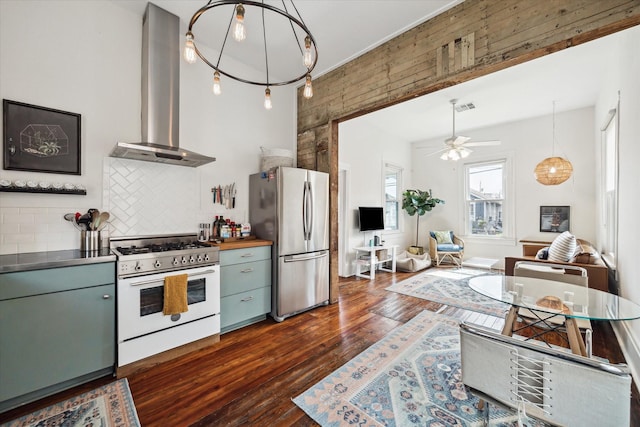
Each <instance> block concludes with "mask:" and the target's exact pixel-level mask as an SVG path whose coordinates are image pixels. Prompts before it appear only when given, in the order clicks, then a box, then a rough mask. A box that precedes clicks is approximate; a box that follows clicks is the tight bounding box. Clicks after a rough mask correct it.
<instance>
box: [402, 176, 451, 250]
mask: <svg viewBox="0 0 640 427" xmlns="http://www.w3.org/2000/svg"><path fill="white" fill-rule="evenodd" d="M438 203H444V200H442V199H438V198H437V197H433V195H432V194H431V189H429V191H422V190H406V191H405V192H404V193H402V209H404V210H405V211H407V213H408V214H409V216H414V215H416V214H418V217H417V218H416V244H415V246H411V247H410V248H409V252H411V253H415V254H418V255H422V254H423V253H424V249H423V248H422V247H421V246H418V236H419V233H418V230H419V227H420V217H421V216H422V215H424V214H426V213H427V212H430V211H431V209H433V208H435V207H436V205H437V204H438Z"/></svg>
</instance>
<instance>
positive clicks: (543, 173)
mask: <svg viewBox="0 0 640 427" xmlns="http://www.w3.org/2000/svg"><path fill="white" fill-rule="evenodd" d="M552 144H553V145H552V148H551V157H547V158H546V159H544V160H543V161H541V162H540V163H538V164H537V165H536V168H535V169H534V171H533V175H534V176H535V178H536V181H538V182H539V183H540V184H543V185H558V184H562V183H563V182H565V181H566V180H568V179H569V178H570V177H571V174H572V173H573V166H572V165H571V162H570V161H569V160H567V159H564V158H562V157H557V156H554V152H555V146H556V103H555V101H554V102H553V142H552Z"/></svg>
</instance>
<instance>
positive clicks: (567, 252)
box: [547, 231, 576, 262]
mask: <svg viewBox="0 0 640 427" xmlns="http://www.w3.org/2000/svg"><path fill="white" fill-rule="evenodd" d="M575 251H576V238H575V236H574V235H573V234H571V233H569V232H568V231H565V232H563V233H562V234H560V235H559V236H558V237H556V238H555V239H554V240H553V242H551V246H549V257H548V258H547V259H548V260H549V261H557V262H567V261H569V259H570V258H572V257H573V254H574V252H575Z"/></svg>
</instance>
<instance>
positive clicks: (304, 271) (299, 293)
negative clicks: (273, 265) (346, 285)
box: [272, 251, 329, 321]
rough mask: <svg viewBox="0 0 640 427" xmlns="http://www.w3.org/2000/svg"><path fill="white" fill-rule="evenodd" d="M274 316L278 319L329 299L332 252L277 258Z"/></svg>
mask: <svg viewBox="0 0 640 427" xmlns="http://www.w3.org/2000/svg"><path fill="white" fill-rule="evenodd" d="M278 273H279V274H278V281H277V283H276V284H275V286H274V289H273V292H274V298H273V302H274V304H273V305H274V306H273V309H272V316H273V318H274V319H275V320H277V321H282V320H284V318H285V317H288V316H291V315H293V314H296V313H298V312H300V311H303V310H307V309H309V308H312V307H315V306H317V305H320V304H323V303H326V302H328V301H329V251H319V252H309V253H305V254H300V255H285V256H281V257H279V258H278Z"/></svg>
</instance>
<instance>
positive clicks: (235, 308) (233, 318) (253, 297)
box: [220, 286, 271, 329]
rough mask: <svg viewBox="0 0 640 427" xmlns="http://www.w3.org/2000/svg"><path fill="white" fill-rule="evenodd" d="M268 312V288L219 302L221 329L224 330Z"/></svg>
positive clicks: (269, 307)
mask: <svg viewBox="0 0 640 427" xmlns="http://www.w3.org/2000/svg"><path fill="white" fill-rule="evenodd" d="M270 311H271V287H270V286H268V287H264V288H260V289H254V290H252V291H248V292H243V293H241V294H236V295H231V296H228V297H225V298H222V299H221V301H220V323H221V328H222V329H224V328H225V327H227V326H230V325H233V324H236V323H238V322H242V321H245V320H247V319H250V318H252V317H256V316H260V315H262V314H265V313H268V312H270Z"/></svg>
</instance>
